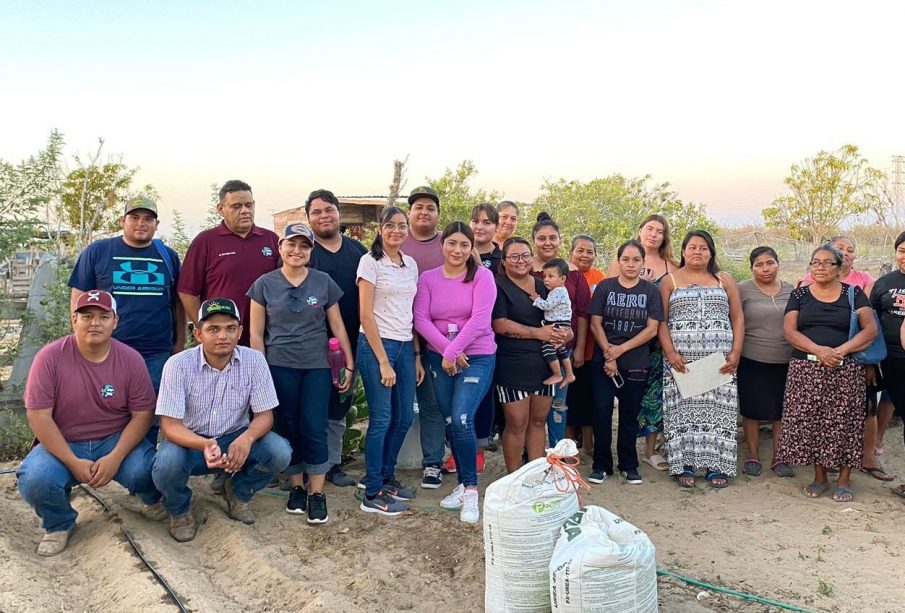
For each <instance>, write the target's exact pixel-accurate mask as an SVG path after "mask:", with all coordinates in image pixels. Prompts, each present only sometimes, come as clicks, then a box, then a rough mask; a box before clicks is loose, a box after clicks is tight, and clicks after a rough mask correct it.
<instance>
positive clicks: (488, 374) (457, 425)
mask: <svg viewBox="0 0 905 613" xmlns="http://www.w3.org/2000/svg"><path fill="white" fill-rule="evenodd" d="M426 357H427V367H428V373H429V376H430V377H431V379H432V381H433V384H434V393H435V394H436V396H437V404H438V405H439V406H440V413H442V414H443V417H444V418H445V419H446V433H447V438H448V439H449V446H450V448H451V449H452V453H453V457H454V458H455V460H456V477H458V479H459V483H460V484H462V485H465V486H469V485H477V484H478V466H477V454H478V445H477V440H476V438H475V429H474V416H475V413H476V412H477V410H478V405H479V404H481V400H483V399H484V395H485V394H486V393H487V390H488V389H489V388H490V384H491V383H492V382H493V367H494V364H495V363H496V356H495V355H470V356H468V368H465V369H461V370H460V371H459V372H457V373H456V374H455V376H452V377H450V376H449V375H447V374H446V373H445V372H444V371H443V368H442V367H441V363H442V361H443V356H441V355H440V354H438V353H435V352H433V351H430V350H429V351H427V355H426Z"/></svg>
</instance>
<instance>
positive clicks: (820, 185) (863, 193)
mask: <svg viewBox="0 0 905 613" xmlns="http://www.w3.org/2000/svg"><path fill="white" fill-rule="evenodd" d="M883 176H884V175H883V173H882V172H881V171H879V170H877V169H876V168H872V167H871V166H870V165H869V164H868V161H867V160H866V159H865V158H864V157H862V156H861V154H860V153H858V148H857V147H856V146H854V145H843V146H842V147H841V148H840V149H839V150H838V151H834V152H832V153H830V152H827V151H821V152H819V153H818V154H817V155H815V156H814V157H813V158H808V159H806V160H804V161H803V162H800V163H798V164H793V165H792V168H791V170H790V173H789V176H788V177H786V178H785V184H786V186H787V187H788V188H789V192H790V193H789V194H788V195H786V196H780V197H779V198H777V199H776V200H774V201H773V205H772V206H770V207H767V208H765V209H764V210H763V211H762V213H761V214H762V215H763V218H764V222H765V223H766V225H767V227H768V228H774V229H784V230H786V231H787V232H788V233H789V236H790V237H791V238H794V239H796V240H803V241H810V242H812V243H820V242H823V241H825V240H827V239H828V238H830V237H831V236H833V235H834V234H836V233H837V232H838V229H839V226H840V225H841V224H842V223H843V222H845V221H846V220H849V219H851V218H852V217H854V216H856V215H860V214H862V213H866V212H868V211H869V210H870V209H871V208H872V206H873V205H874V200H875V198H876V191H875V187H876V184H877V183H878V182H882V180H883Z"/></svg>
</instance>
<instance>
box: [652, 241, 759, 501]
mask: <svg viewBox="0 0 905 613" xmlns="http://www.w3.org/2000/svg"><path fill="white" fill-rule="evenodd" d="M660 292H661V296H662V297H663V303H664V305H666V306H667V318H666V322H664V323H663V324H661V326H660V333H659V338H660V344H661V345H662V346H663V353H664V356H665V358H666V361H665V363H664V372H663V432H664V436H665V438H666V450H667V457H668V459H669V473H670V474H671V475H674V476H676V477H677V482H678V484H679V485H680V486H682V487H693V486H694V483H695V476H696V475H698V474H704V475H705V476H706V479H707V480H708V481H709V482H710V485H711V486H713V487H715V488H722V487H726V485H727V484H728V480H729V478H730V477H734V476H735V474H736V464H737V442H736V420H737V415H738V399H737V396H736V382H735V377H734V376H733V378H732V380H731V381H729V382H728V383H724V384H723V385H721V386H719V387H717V388H715V389H713V390H710V391H708V392H705V393H703V394H699V395H697V396H693V397H690V398H683V397H682V396H681V395H680V394H679V390H678V388H677V386H676V383H675V380H674V379H673V376H672V373H673V371H678V372H685V371H686V364H688V363H690V362H694V361H696V360H700V359H701V358H704V357H707V356H708V355H710V354H712V353H715V352H719V353H722V354H723V355H725V356H726V362H725V364H724V365H723V366H722V367H721V368H720V372H721V373H724V374H732V375H734V374H735V371H736V368H737V366H738V361H739V356H740V355H741V349H742V341H743V340H744V329H745V325H744V317H743V314H742V307H741V300H740V297H739V293H738V288H737V286H736V285H735V281H733V280H732V277H731V276H729V275H728V274H726V273H722V272H720V271H719V268H718V266H717V263H716V248H715V246H714V243H713V238H711V236H710V234H708V233H707V232H704V231H702V230H695V231H692V232H689V233H688V235H687V236H686V237H685V240H684V241H682V259H681V261H680V267H679V269H678V270H677V271H676V272H675V273H671V274H670V275H669V276H668V277H667V278H666V279H664V280H663V283H662V284H661V287H660Z"/></svg>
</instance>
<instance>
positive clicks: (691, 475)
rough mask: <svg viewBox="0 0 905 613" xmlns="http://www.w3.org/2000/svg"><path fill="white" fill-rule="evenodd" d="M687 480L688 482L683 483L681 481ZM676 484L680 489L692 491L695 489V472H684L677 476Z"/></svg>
mask: <svg viewBox="0 0 905 613" xmlns="http://www.w3.org/2000/svg"><path fill="white" fill-rule="evenodd" d="M683 477H684V478H685V479H686V481H685V482H683V481H682V480H681V479H682V478H683ZM687 479H691V481H690V482H689V481H687ZM676 484H677V485H678V486H679V487H684V488H685V489H691V488H693V487H694V471H693V470H683V471H682V472H681V473H679V474H678V475H676Z"/></svg>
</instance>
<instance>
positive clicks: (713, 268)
mask: <svg viewBox="0 0 905 613" xmlns="http://www.w3.org/2000/svg"><path fill="white" fill-rule="evenodd" d="M694 237H698V238H702V239H704V242H705V243H707V248H708V249H710V260H708V262H707V272H709V273H710V274H711V275H712V276H713V278H714V279H716V280H717V281H719V280H720V266H719V264H717V263H716V245H715V244H714V243H713V237H712V236H710V232H708V231H707V230H692V231H691V232H689V233H688V234H686V235H685V239H684V240H682V259H681V260H679V268H682V267H683V266H685V247H687V246H688V241H690V240H691V239H693V238H694Z"/></svg>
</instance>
